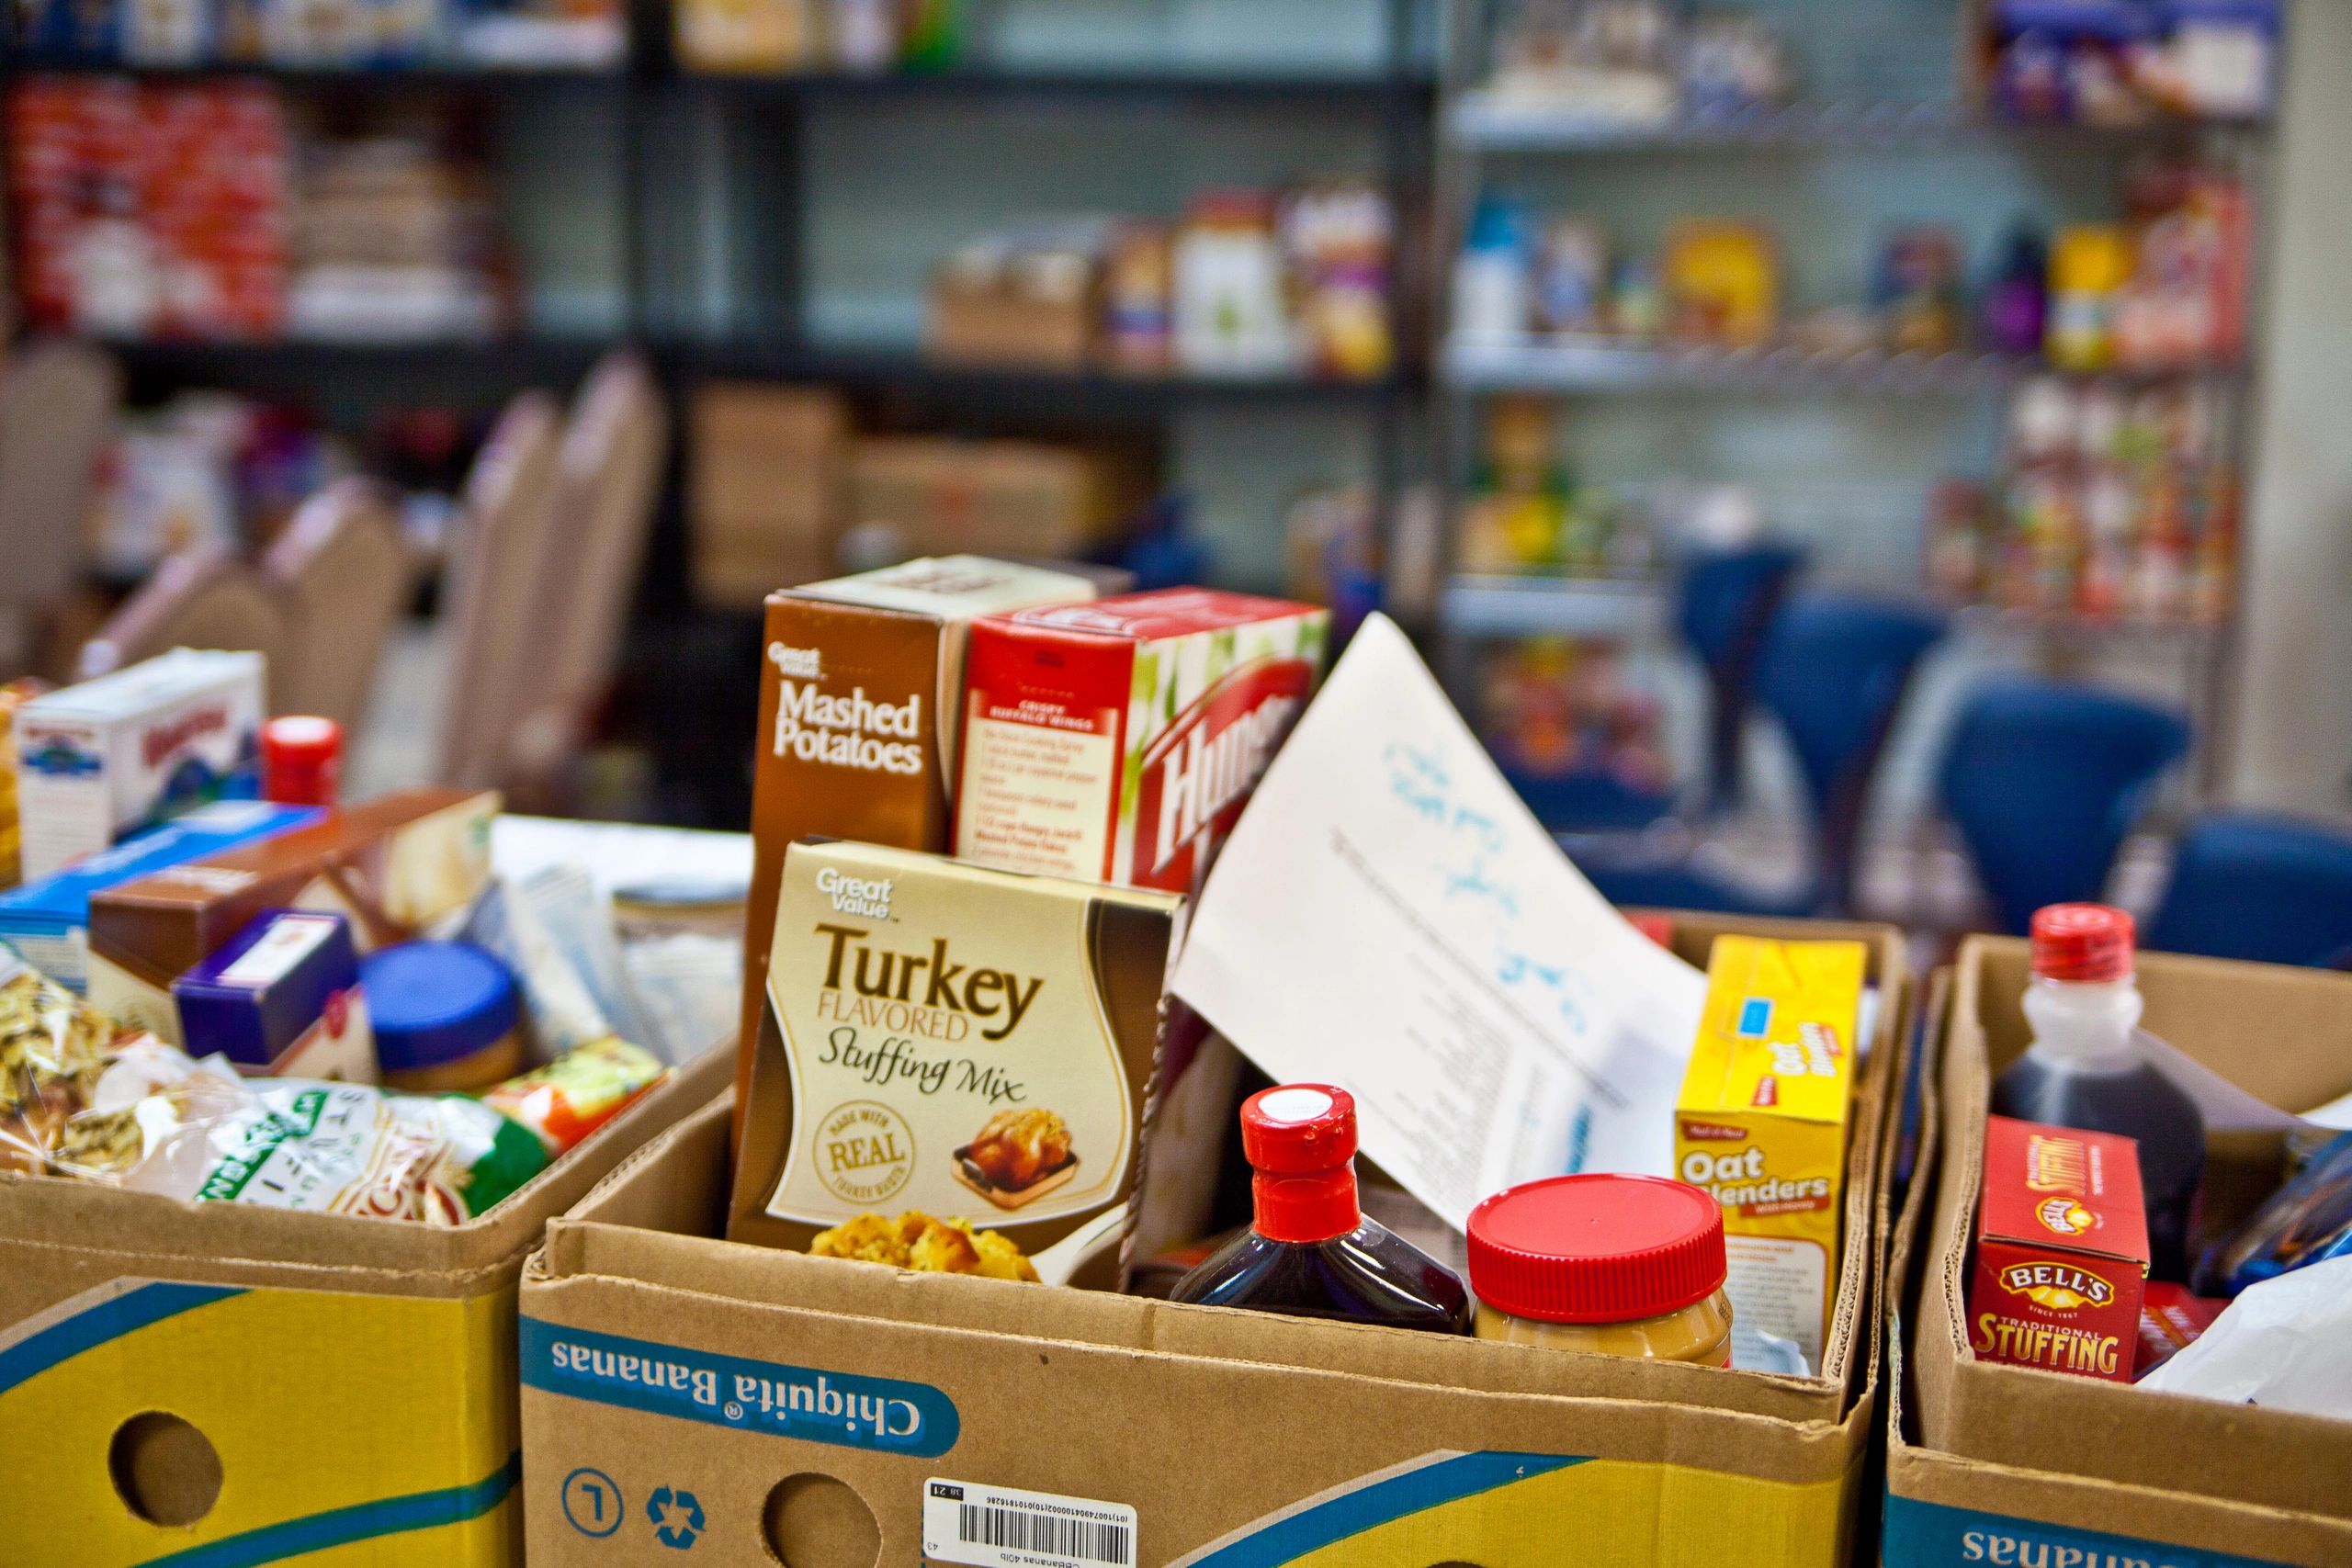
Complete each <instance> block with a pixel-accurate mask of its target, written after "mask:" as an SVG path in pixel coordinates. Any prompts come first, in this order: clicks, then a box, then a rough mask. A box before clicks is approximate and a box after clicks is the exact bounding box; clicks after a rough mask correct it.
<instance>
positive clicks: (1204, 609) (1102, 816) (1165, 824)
mask: <svg viewBox="0 0 2352 1568" xmlns="http://www.w3.org/2000/svg"><path fill="white" fill-rule="evenodd" d="M1329 631H1330V615H1329V612H1328V611H1324V610H1320V609H1317V608H1315V607H1314V606H1312V605H1307V604H1290V603H1287V602H1285V601H1283V600H1279V599H1258V598H1252V597H1250V596H1249V595H1246V594H1239V593H1220V592H1211V591H1209V590H1206V589H1199V588H1173V589H1166V590H1162V591H1160V592H1152V593H1130V594H1124V595H1121V596H1119V597H1117V598H1112V599H1104V600H1101V601H1099V602H1097V603H1095V604H1070V605H1063V606H1059V607H1057V608H1054V609H1041V610H1024V611H1021V612H1019V613H1017V614H1014V615H991V616H988V617H986V618H984V619H982V620H980V621H978V622H976V623H975V624H974V626H973V627H972V649H971V657H970V662H969V667H968V670H967V680H966V683H965V693H964V737H965V740H964V762H963V780H962V788H961V790H960V792H959V794H958V797H957V800H956V853H957V854H959V855H962V856H964V857H965V858H966V859H967V860H972V861H976V862H978V863H980V864H982V865H992V866H999V867H1001V868H1002V869H1004V870H1007V871H1032V872H1044V873H1046V874H1051V875H1056V876H1075V877H1084V878H1089V879H1096V880H1102V881H1108V882H1115V883H1120V884H1123V885H1125V886H1134V887H1159V888H1164V889H1166V890H1168V891H1170V892H1176V893H1186V892H1191V891H1193V890H1194V889H1195V888H1196V887H1197V886H1199V883H1200V880H1201V878H1202V877H1204V875H1206V874H1207V872H1208V864H1209V861H1210V859H1211V858H1212V857H1213V856H1214V855H1215V853H1216V847H1217V846H1218V845H1219V844H1220V843H1222V842H1223V841H1224V840H1225V837H1226V835H1227V833H1229V832H1230V831H1231V830H1232V828H1233V824H1234V822H1235V820H1236V819H1237V818H1239V816H1240V815H1241V808H1242V807H1243V806H1245V805H1246V804H1248V802H1249V798H1250V791H1251V790H1252V789H1254V788H1255V787H1256V786H1257V783H1258V780H1259V778H1260V777H1261V775H1262V774H1263V773H1265V771H1266V764H1267V763H1268V762H1269V761H1272V757H1273V754H1274V750H1275V749H1276V748H1277V747H1279V746H1280V745H1281V744H1282V742H1283V739H1284V738H1285V737H1286V736H1288V735H1289V733H1290V729H1291V726H1292V725H1293V724H1295V722H1296V721H1297V719H1298V716H1299V714H1300V712H1301V711H1303V710H1304V709H1305V707H1306V699H1307V697H1308V695H1309V694H1310V693H1311V692H1312V690H1313V688H1314V685H1315V681H1316V678H1317V675H1318V674H1319V673H1320V672H1321V671H1322V668H1323V657H1324V651H1325V644H1326V642H1327V640H1328V638H1329Z"/></svg>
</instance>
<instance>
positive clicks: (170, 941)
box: [89, 789, 500, 1044]
mask: <svg viewBox="0 0 2352 1568" xmlns="http://www.w3.org/2000/svg"><path fill="white" fill-rule="evenodd" d="M499 805H500V797H499V795H498V792H497V791H496V790H462V789H415V790H404V791H401V793H399V794H396V795H384V796H381V797H379V799H376V800H371V801H369V802H368V803H367V804H366V805H364V806H355V807H349V808H347V809H345V810H341V811H337V812H335V813H334V815H333V816H331V817H329V818H326V820H324V821H322V822H319V823H315V824H313V825H312V826H311V827H308V828H298V829H295V830H294V831H293V832H290V833H281V834H279V835H277V837H276V838H272V839H265V840H262V841H261V842H259V843H254V844H247V845H245V846H243V848H240V849H234V850H224V851H222V852H220V853H219V854H216V855H207V856H205V857H204V858H203V859H201V860H196V861H190V862H188V863H187V864H185V865H175V866H172V867H169V868H167V869H165V870H163V871H159V872H155V873H153V874H149V875H146V876H142V877H140V878H139V879H137V880H136V881H133V882H126V883H124V884H122V885H121V886H119V887H111V888H108V889H107V890H106V891H105V892H102V893H99V894H97V895H96V896H95V897H92V898H91V900H90V926H89V932H90V969H89V975H90V984H89V998H90V1005H91V1006H92V1007H94V1008H96V1009H97V1010H99V1011H100V1012H103V1013H105V1014H106V1015H107V1016H108V1017H109V1018H113V1019H115V1020H117V1021H120V1022H123V1023H127V1024H130V1025H133V1026H135V1027H137V1028H141V1029H146V1030H151V1031H153V1032H154V1033H155V1034H156V1035H157V1036H159V1037H160V1038H162V1039H164V1040H166V1041H169V1042H171V1043H173V1044H179V1043H182V1041H181V1035H180V1016H179V1007H178V1005H177V1004H176V1003H175V1002H174V1001H173V1000H172V982H173V981H174V980H175V979H177V978H178V977H179V976H182V975H185V974H187V972H188V970H190V969H192V968H194V967H195V966H196V965H197V964H198V963H199V962H201V961H202V960H203V959H204V958H206V957H208V956H209V955H210V954H211V953H213V951H214V950H215V949H217V948H219V947H220V946H221V944H223V943H224V942H227V941H228V940H229V939H230V938H231V937H232V936H235V935H236V934H237V933H238V932H239V931H243V930H244V928H245V926H246V924H247V923H248V922H249V921H251V920H252V919H253V918H254V916H256V915H258V914H260V913H261V912H262V911H263V910H264V909H275V908H305V909H325V910H331V911H333V912H334V913H336V914H340V915H343V916H345V918H347V919H349V920H350V922H351V935H352V940H353V941H354V942H356V943H357V945H358V948H359V951H360V952H361V953H372V952H374V951H375V950H376V949H377V948H378V947H380V946H382V945H384V944H385V943H387V942H405V941H407V940H409V939H410V938H412V937H413V936H415V935H416V934H417V933H418V931H420V930H422V929H423V928H424V927H425V926H428V925H430V924H432V923H433V922H434V921H435V920H437V919H441V918H442V917H443V916H445V915H447V914H450V913H452V912H454V911H456V910H458V909H461V908H465V907H466V906H467V905H469V904H470V903H472V902H473V901H474V899H475V898H477V897H480V896H481V891H482V889H483V888H485V887H487V886H489V885H490V831H491V823H492V820H494V819H495V818H497V816H498V812H499Z"/></svg>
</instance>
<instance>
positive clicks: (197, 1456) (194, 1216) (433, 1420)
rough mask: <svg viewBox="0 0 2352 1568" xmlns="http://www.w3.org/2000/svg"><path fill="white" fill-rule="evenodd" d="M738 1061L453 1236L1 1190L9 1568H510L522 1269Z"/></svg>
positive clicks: (234, 1209) (685, 1072)
mask: <svg viewBox="0 0 2352 1568" xmlns="http://www.w3.org/2000/svg"><path fill="white" fill-rule="evenodd" d="M731 1055H732V1054H731V1053H729V1052H724V1051H720V1052H713V1053H710V1054H709V1055H706V1056H705V1057H704V1058H702V1060H700V1061H699V1062H697V1063H696V1064H695V1065H694V1066H690V1067H687V1068H683V1069H681V1070H680V1071H679V1072H678V1073H677V1074H676V1075H674V1076H673V1077H672V1078H671V1079H670V1081H668V1082H667V1083H665V1084H663V1085H662V1087H660V1088H659V1089H655V1090H654V1091H653V1092H652V1093H650V1094H649V1095H648V1096H646V1098H645V1099H644V1100H641V1101H639V1103H638V1104H637V1105H635V1106H633V1107H631V1108H630V1109H629V1110H628V1111H625V1112H623V1113H622V1115H621V1116H620V1117H619V1118H618V1119H617V1120H616V1122H613V1123H612V1124H611V1125H610V1126H608V1127H606V1128H605V1129H604V1130H603V1131H601V1132H599V1133H597V1134H595V1135H594V1136H593V1137H591V1138H589V1139H588V1140H587V1141H586V1142H585V1143H583V1144H582V1145H580V1147H579V1148H578V1149H576V1150H574V1151H573V1152H572V1153H571V1154H570V1155H567V1156H565V1157H564V1158H563V1159H561V1160H560V1161H559V1162H557V1163H556V1164H555V1165H554V1166H553V1167H551V1168H549V1169H548V1171H547V1172H546V1173H545V1174H543V1175H541V1176H539V1177H538V1178H537V1179H534V1180H532V1181H531V1182H530V1183H529V1184H528V1185H526V1186H525V1187H524V1188H523V1189H522V1190H519V1191H518V1192H516V1193H515V1195H514V1196H513V1197H511V1198H509V1199H508V1200H507V1201H504V1202H503V1203H500V1204H499V1205H497V1206H496V1207H495V1208H493V1209H492V1210H491V1211H490V1212H489V1213H486V1214H484V1215H482V1216H481V1218H479V1219H477V1220H473V1221H470V1222H469V1223H468V1224H463V1225H458V1226H456V1227H454V1228H448V1229H442V1228H435V1227H427V1226H424V1225H415V1224H398V1223H393V1222H390V1221H384V1220H373V1219H361V1218H357V1217H353V1216H346V1215H340V1214H319V1213H293V1212H290V1211H287V1210H281V1209H269V1208H262V1207H257V1206H249V1205H245V1204H242V1203H205V1204H189V1203H184V1202H181V1201H177V1200H175V1199H170V1198H164V1197H159V1196H156V1195H154V1194H152V1193H139V1192H127V1191H122V1190H118V1189H114V1188H107V1187H97V1186H91V1185H86V1184H84V1183H81V1182H74V1181H66V1180H60V1179H51V1178H46V1177H28V1176H17V1175H5V1176H0V1325H6V1326H5V1327H0V1476H5V1477H6V1483H7V1484H6V1491H7V1495H8V1496H9V1498H10V1499H11V1503H10V1506H9V1507H8V1510H7V1517H6V1522H5V1524H0V1562H6V1563H8V1564H11V1565H12V1568H15V1565H19V1564H21V1565H23V1568H35V1565H38V1568H124V1565H127V1564H131V1563H166V1562H168V1563H171V1564H174V1565H175V1568H196V1565H201V1568H243V1565H245V1564H249V1563H261V1562H279V1561H282V1560H286V1559H289V1558H300V1560H301V1561H303V1562H321V1563H330V1562H333V1563H359V1562H366V1563H370V1564H379V1565H385V1568H408V1565H411V1564H413V1565H415V1568H510V1565H515V1564H519V1563H520V1562H521V1561H522V1540H521V1529H520V1525H521V1520H520V1517H519V1514H518V1511H517V1509H516V1507H515V1502H514V1490H515V1477H516V1475H517V1474H518V1472H519V1460H520V1456H519V1452H518V1438H519V1434H518V1431H517V1427H516V1411H515V1279H516V1276H517V1275H518V1274H519V1272H520V1271H521V1269H522V1265H523V1259H524V1257H525V1255H526V1254H527V1253H528V1252H529V1251H530V1249H531V1248H532V1247H536V1246H537V1245H538V1242H539V1236H540V1232H541V1228H542V1227H543V1226H544V1225H545V1224H546V1223H547V1220H548V1217H549V1216H550V1215H552V1214H558V1213H562V1212H563V1211H564V1210H565V1209H567V1208H569V1207H570V1206H571V1204H573V1203H575V1202H577V1201H579V1200H580V1199H581V1197H582V1194H584V1193H585V1192H587V1190H589V1189H590V1188H591V1187H593V1186H594V1184H595V1183H596V1181H597V1180H598V1179H600V1178H602V1177H604V1176H605V1174H606V1173H608V1172H609V1171H611V1170H612V1168H614V1167H615V1166H616V1165H617V1164H618V1163H619V1162H620V1160H621V1157H622V1156H625V1155H627V1154H628V1152H629V1151H630V1150H632V1149H634V1148H636V1147H637V1146H639V1145H640V1144H642V1143H643V1142H644V1141H645V1140H646V1139H647V1138H648V1137H650V1136H651V1135H652V1134H655V1133H658V1132H661V1131H662V1130H663V1129H665V1128H667V1127H669V1126H670V1125H671V1124H672V1123H673V1122H676V1121H677V1120H678V1119H679V1117H680V1116H681V1115H682V1114H684V1112H685V1111H687V1110H689V1109H691V1108H692V1107H695V1106H698V1105H701V1104H704V1103H706V1102H707V1101H708V1100H709V1099H710V1097H711V1095H713V1094H714V1093H716V1092H718V1089H720V1088H721V1086H723V1085H724V1084H725V1083H726V1082H727V1078H728V1074H729V1060H731ZM312 1553H315V1554H317V1555H315V1556H311V1555H306V1554H312Z"/></svg>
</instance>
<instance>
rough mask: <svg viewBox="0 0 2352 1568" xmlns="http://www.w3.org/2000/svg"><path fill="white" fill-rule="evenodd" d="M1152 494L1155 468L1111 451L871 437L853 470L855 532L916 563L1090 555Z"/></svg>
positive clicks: (923, 437)
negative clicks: (922, 558) (867, 530)
mask: <svg viewBox="0 0 2352 1568" xmlns="http://www.w3.org/2000/svg"><path fill="white" fill-rule="evenodd" d="M1149 494H1150V481H1149V476H1148V465H1147V464H1145V463H1144V462H1142V461H1141V460H1139V459H1138V457H1136V455H1135V454H1132V453H1129V452H1126V451H1124V450H1121V449H1119V448H1116V447H1113V446H1048V445H1046V444H1044V443H1041V442H1035V441H964V440H956V439H953V438H950V437H945V436H929V435H869V436H865V437H864V438H862V439H860V440H859V441H858V442H857V443H856V446H855V449H854V453H853V455H852V457H851V461H850V521H851V523H852V524H853V525H855V526H860V527H865V526H870V525H881V526H883V527H886V528H888V529H889V530H890V531H891V532H892V534H893V535H894V536H896V537H897V538H898V539H899V541H900V543H901V544H902V546H903V547H904V548H905V549H906V550H907V551H908V552H909V553H910V554H915V555H960V554H967V553H968V554H973V555H988V556H1047V557H1052V556H1081V555H1085V554H1087V553H1088V552H1090V551H1091V550H1093V549H1094V548H1095V547H1097V546H1099V545H1101V544H1102V543H1103V541H1104V540H1105V539H1107V538H1110V537H1111V536H1114V535H1115V534H1116V533H1117V532H1118V531H1119V530H1120V529H1121V528H1122V527H1123V526H1125V524H1126V523H1127V522H1128V521H1129V520H1130V519H1131V518H1132V517H1133V516H1134V515H1135V513H1136V510H1137V509H1138V508H1139V507H1140V506H1141V505H1142V504H1143V502H1144V501H1145V500H1146V499H1147V498H1148V496H1149Z"/></svg>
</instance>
